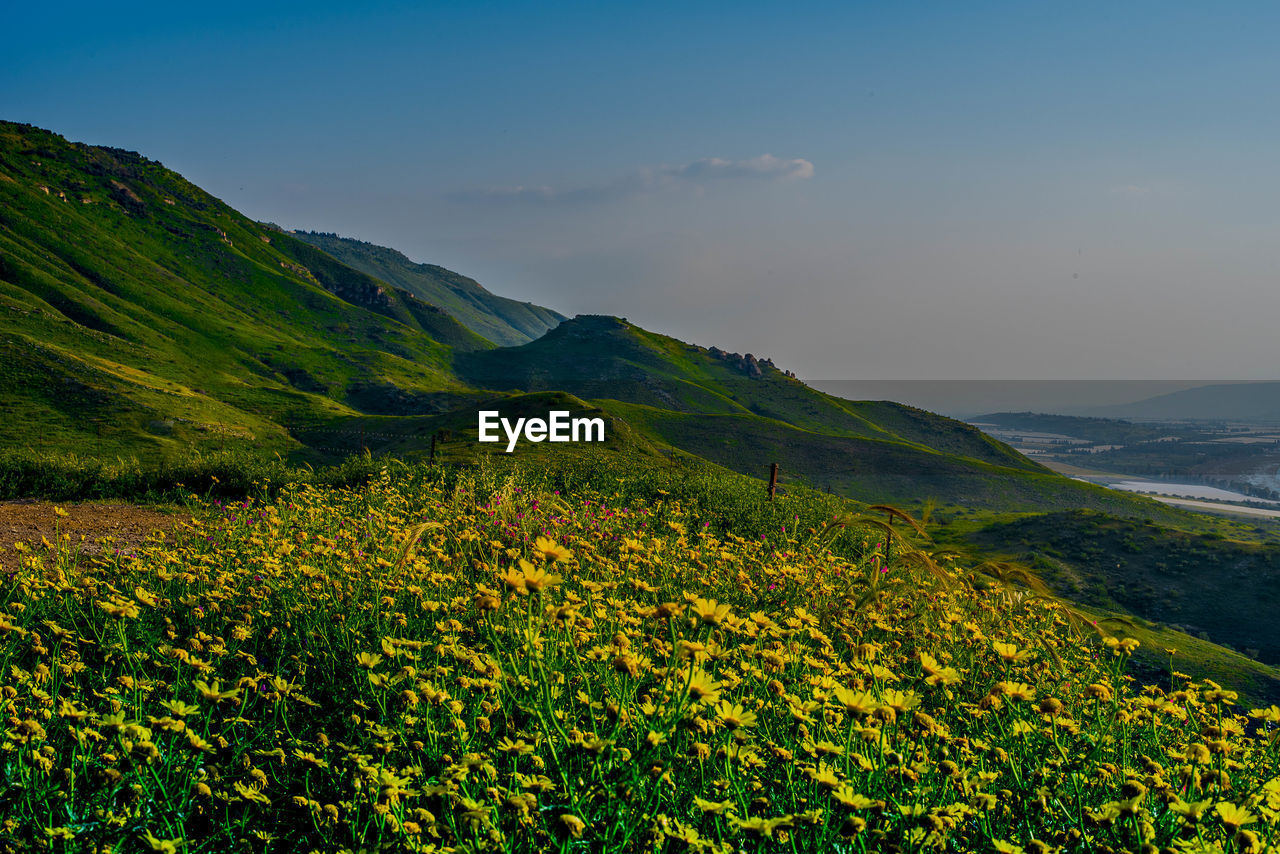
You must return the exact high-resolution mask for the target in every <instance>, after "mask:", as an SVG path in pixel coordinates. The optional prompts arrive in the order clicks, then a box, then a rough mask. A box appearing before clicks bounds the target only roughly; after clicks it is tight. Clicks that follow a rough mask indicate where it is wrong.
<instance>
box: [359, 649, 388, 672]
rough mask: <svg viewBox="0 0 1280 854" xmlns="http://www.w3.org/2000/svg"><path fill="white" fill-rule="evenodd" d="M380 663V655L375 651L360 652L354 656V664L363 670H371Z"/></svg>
mask: <svg viewBox="0 0 1280 854" xmlns="http://www.w3.org/2000/svg"><path fill="white" fill-rule="evenodd" d="M381 663H382V656H380V655H378V654H377V653H376V652H362V653H360V654H359V655H357V656H356V664H358V665H360V666H361V667H363V668H364V669H365V670H372V669H373V668H375V667H377V666H378V665H379V664H381Z"/></svg>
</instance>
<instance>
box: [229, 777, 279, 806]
mask: <svg viewBox="0 0 1280 854" xmlns="http://www.w3.org/2000/svg"><path fill="white" fill-rule="evenodd" d="M235 790H236V794H238V795H239V796H240V797H242V798H244V799H245V800H246V801H252V802H253V803H255V804H262V805H263V806H264V807H266V806H271V799H270V798H268V797H267V796H266V795H264V794H262V784H261V783H255V784H254V785H252V786H246V785H245V784H244V783H240V782H237V783H236V784H235Z"/></svg>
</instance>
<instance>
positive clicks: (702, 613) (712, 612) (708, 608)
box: [693, 598, 730, 626]
mask: <svg viewBox="0 0 1280 854" xmlns="http://www.w3.org/2000/svg"><path fill="white" fill-rule="evenodd" d="M729 611H730V607H729V606H728V605H722V604H720V603H719V602H717V601H716V600H714V599H702V598H697V599H694V600H693V612H694V613H695V614H696V615H697V616H698V619H700V620H702V622H704V623H709V624H710V625H713V626H718V625H720V624H721V623H723V622H724V621H725V618H726V617H728V616H729Z"/></svg>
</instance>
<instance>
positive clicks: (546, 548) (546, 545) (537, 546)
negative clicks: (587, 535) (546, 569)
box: [533, 537, 573, 563]
mask: <svg viewBox="0 0 1280 854" xmlns="http://www.w3.org/2000/svg"><path fill="white" fill-rule="evenodd" d="M533 550H534V551H535V552H537V553H538V554H540V555H542V559H543V560H545V561H547V562H548V563H555V562H557V561H562V560H568V559H569V558H571V557H573V552H571V551H569V550H568V549H566V548H565V547H564V546H562V545H560V544H559V543H557V542H556V541H555V540H549V539H547V538H546V537H538V538H537V539H536V540H534V541H533Z"/></svg>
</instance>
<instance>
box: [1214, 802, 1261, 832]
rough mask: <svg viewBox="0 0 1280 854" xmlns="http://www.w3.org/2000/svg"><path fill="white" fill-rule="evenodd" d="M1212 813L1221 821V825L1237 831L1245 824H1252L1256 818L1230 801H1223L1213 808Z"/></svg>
mask: <svg viewBox="0 0 1280 854" xmlns="http://www.w3.org/2000/svg"><path fill="white" fill-rule="evenodd" d="M1213 809H1214V812H1216V813H1217V814H1218V817H1219V818H1221V819H1222V823H1223V824H1225V825H1226V826H1227V828H1228V829H1230V830H1233V831H1234V830H1237V829H1239V828H1241V827H1244V826H1245V825H1246V824H1253V823H1254V822H1255V821H1257V820H1258V817H1257V816H1255V815H1254V814H1253V813H1251V812H1249V811H1248V810H1247V809H1245V808H1244V807H1238V806H1236V805H1235V804H1233V803H1231V802H1230V801H1223V802H1222V803H1220V804H1218V805H1217V806H1215V807H1214V808H1213Z"/></svg>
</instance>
